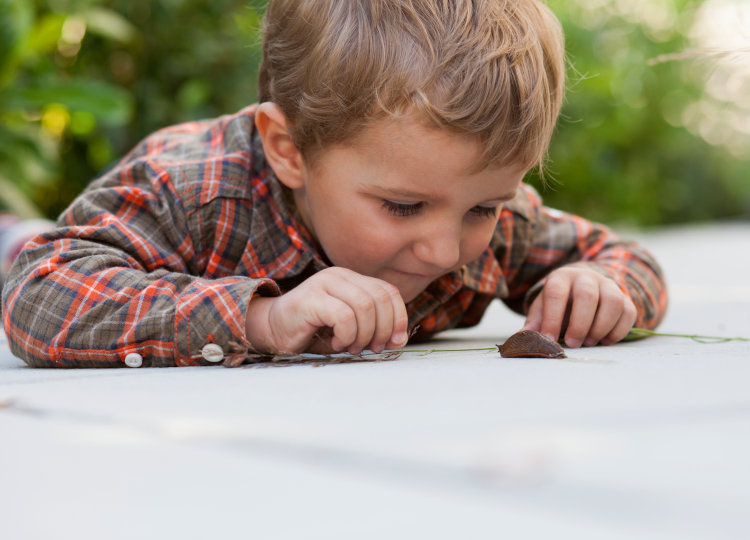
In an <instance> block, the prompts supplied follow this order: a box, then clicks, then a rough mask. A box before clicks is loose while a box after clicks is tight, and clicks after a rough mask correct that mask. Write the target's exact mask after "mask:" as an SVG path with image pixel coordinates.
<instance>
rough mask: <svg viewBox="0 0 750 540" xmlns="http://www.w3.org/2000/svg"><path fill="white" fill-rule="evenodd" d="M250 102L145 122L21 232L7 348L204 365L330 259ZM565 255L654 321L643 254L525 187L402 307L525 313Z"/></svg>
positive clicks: (658, 298)
mask: <svg viewBox="0 0 750 540" xmlns="http://www.w3.org/2000/svg"><path fill="white" fill-rule="evenodd" d="M254 113H255V107H254V106H251V107H248V108H246V109H243V110H242V111H240V112H238V113H237V114H234V115H228V116H223V117H220V118H217V119H215V120H210V121H203V122H191V123H187V124H182V125H179V126H174V127H170V128H166V129H164V130H161V131H159V132H156V133H155V134H153V135H151V136H150V137H148V138H147V139H145V140H144V141H143V142H142V143H141V144H139V145H138V146H137V147H136V148H135V149H134V150H133V151H132V152H130V153H129V154H128V155H127V156H126V157H125V158H123V160H121V161H120V163H119V164H117V165H116V166H115V167H114V168H112V169H111V170H109V171H108V172H106V173H105V174H104V175H102V176H101V177H100V178H98V179H97V180H95V181H94V182H92V184H91V185H90V186H89V187H88V188H87V189H86V190H85V191H84V193H82V194H81V195H80V196H79V197H78V198H77V199H76V200H75V201H74V202H73V204H72V205H71V206H70V207H69V208H68V209H67V210H66V211H65V212H64V213H63V215H62V216H61V217H60V219H59V221H58V224H57V225H58V226H57V228H56V229H54V230H52V231H49V232H45V233H43V234H40V235H38V236H36V237H35V238H33V239H32V240H31V241H30V242H29V243H28V244H27V245H26V247H25V249H24V250H23V252H22V253H21V254H20V255H19V257H18V258H17V259H16V261H15V263H14V265H13V267H12V268H11V271H10V274H9V276H8V279H7V283H6V286H5V290H4V294H3V322H4V326H5V331H6V333H7V335H8V340H9V342H10V345H11V349H12V351H13V353H14V354H16V355H17V356H19V357H20V358H22V359H23V360H25V361H26V362H27V363H28V364H29V365H32V366H43V367H118V366H124V365H126V364H125V358H126V357H127V356H128V355H132V354H133V353H135V354H137V355H140V356H139V358H142V359H143V365H148V366H175V365H177V366H190V365H207V364H210V362H209V360H207V359H206V358H204V357H203V355H202V354H201V351H202V350H203V348H204V347H205V346H206V344H209V343H213V344H216V345H218V346H220V347H221V348H222V350H223V351H224V352H225V354H226V357H227V358H231V357H232V355H234V356H235V357H236V355H241V354H243V353H244V352H245V351H247V348H248V347H249V344H248V343H247V342H246V340H245V331H244V328H245V326H244V325H245V313H246V311H247V306H248V304H249V302H251V301H252V299H253V298H254V297H255V296H257V295H277V294H281V293H283V292H284V291H287V290H289V289H291V288H293V287H294V286H296V285H297V284H299V283H300V282H301V281H303V280H304V279H306V278H307V277H309V276H310V275H312V274H313V273H315V272H318V271H320V270H322V269H323V268H325V267H326V265H327V263H326V262H325V258H324V257H323V255H322V254H321V253H319V252H318V250H317V248H316V246H315V243H314V241H313V238H312V237H311V235H310V233H309V232H308V231H307V230H306V228H305V227H304V225H303V224H302V223H301V222H300V221H299V220H298V219H297V218H296V217H295V211H294V206H293V204H292V202H291V199H290V197H289V194H288V193H287V192H286V191H285V190H284V189H283V188H282V186H281V185H280V184H279V182H278V181H277V180H276V179H275V177H274V175H273V173H272V171H271V169H270V168H269V167H268V165H267V163H266V161H265V158H264V156H263V150H262V145H261V144H260V140H259V138H258V136H257V134H256V132H255V127H254ZM566 264H586V265H591V267H593V268H595V269H596V270H597V271H599V272H602V273H603V274H605V275H607V276H609V277H611V278H612V279H613V280H615V282H616V283H617V284H618V285H619V286H620V288H621V289H622V290H623V291H625V292H626V293H627V294H629V295H630V297H631V298H632V299H633V301H634V302H635V305H636V306H637V308H638V321H637V325H638V326H640V327H645V328H653V327H655V326H656V325H657V324H658V323H659V321H660V320H661V318H662V317H663V314H664V311H665V309H666V302H667V300H666V292H665V285H664V281H663V277H662V275H661V271H660V269H659V267H658V266H657V264H656V262H655V261H654V260H653V258H652V257H651V256H650V255H649V254H648V253H646V252H645V251H644V250H642V249H641V248H639V247H638V246H636V245H634V244H632V243H628V242H624V241H622V240H620V239H619V238H618V237H616V236H615V235H614V234H613V233H612V232H611V231H609V230H608V229H607V228H606V227H603V226H601V225H598V224H594V223H591V222H589V221H586V220H584V219H582V218H579V217H576V216H573V215H570V214H565V213H562V212H558V211H555V210H550V209H548V208H545V207H544V206H543V205H542V202H541V199H540V197H539V196H538V194H537V193H536V192H535V191H534V190H533V189H532V188H531V187H529V186H525V185H523V186H522V188H521V190H520V191H519V194H518V196H517V197H516V198H515V199H514V200H513V201H511V202H509V203H507V204H506V205H505V206H504V208H503V210H502V212H501V214H500V216H499V219H498V224H497V227H496V230H495V234H494V236H493V238H492V241H491V243H490V246H489V247H488V248H487V250H486V251H485V252H484V254H483V255H482V256H481V257H480V258H479V259H477V260H476V261H474V262H472V263H470V264H468V265H466V266H465V267H464V268H462V269H461V270H460V271H456V272H453V273H450V274H447V275H445V276H443V277H441V278H440V279H438V280H436V281H435V282H433V283H432V284H431V285H430V286H429V287H428V288H427V290H425V291H424V292H423V293H422V294H421V295H419V296H418V297H417V298H416V299H415V300H413V301H412V302H410V304H409V305H408V306H407V309H408V313H409V321H410V325H411V326H412V327H413V328H415V327H418V332H417V334H416V336H415V338H417V339H418V338H426V337H428V336H430V335H432V334H434V333H435V332H439V331H441V330H445V329H448V328H454V327H463V326H469V325H472V324H476V323H477V322H478V321H479V320H480V318H481V317H482V314H483V313H484V311H485V310H486V308H487V305H488V304H489V303H490V301H491V300H492V299H494V298H501V299H502V300H503V301H504V302H505V303H506V304H507V305H508V306H509V307H510V308H511V309H514V310H516V311H519V312H523V311H524V309H526V307H527V306H528V304H529V303H530V300H531V299H532V298H533V296H534V295H535V294H536V293H537V292H538V291H539V289H540V288H541V287H542V286H543V284H544V278H545V276H546V275H547V274H548V273H549V272H550V271H551V270H553V269H555V268H557V267H559V266H562V265H566ZM234 360H236V358H234V359H233V363H236V362H234Z"/></svg>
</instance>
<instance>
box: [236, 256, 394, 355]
mask: <svg viewBox="0 0 750 540" xmlns="http://www.w3.org/2000/svg"><path fill="white" fill-rule="evenodd" d="M407 326H408V317H407V315H406V306H405V305H404V301H403V300H402V299H401V295H400V294H399V292H398V289H397V288H396V287H394V286H393V285H391V284H390V283H387V282H385V281H382V280H380V279H376V278H372V277H367V276H363V275H361V274H358V273H356V272H353V271H351V270H347V269H345V268H337V267H334V268H327V269H325V270H322V271H321V272H318V273H317V274H314V275H313V276H311V277H310V278H308V279H306V280H305V281H303V282H302V283H301V284H300V285H298V286H297V287H295V288H294V289H292V290H291V291H289V292H288V293H286V294H284V295H282V296H278V297H275V298H255V299H254V300H252V301H251V302H250V304H249V306H248V311H247V319H246V322H245V328H246V333H247V339H248V341H249V342H250V344H251V345H252V346H253V348H254V349H255V350H256V351H257V352H261V353H299V352H315V353H321V354H326V353H336V352H343V351H348V352H349V353H351V354H359V353H360V352H362V351H363V350H364V349H370V350H372V351H375V352H381V351H383V350H384V349H395V348H400V347H403V346H404V345H405V344H406V342H407V341H408V331H407Z"/></svg>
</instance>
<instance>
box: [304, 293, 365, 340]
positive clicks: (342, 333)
mask: <svg viewBox="0 0 750 540" xmlns="http://www.w3.org/2000/svg"><path fill="white" fill-rule="evenodd" d="M315 304H316V305H315V306H314V308H313V313H312V315H311V317H310V319H311V320H310V321H309V324H311V325H312V326H314V327H316V328H326V327H328V328H330V329H331V331H332V332H333V337H331V339H330V346H331V348H332V349H333V350H334V351H335V352H339V351H343V350H345V349H346V348H347V347H349V346H350V345H351V344H352V343H353V342H354V341H355V339H356V338H357V317H356V315H355V313H354V310H353V309H352V308H351V306H350V305H349V304H347V303H346V302H344V301H342V300H339V299H338V298H335V297H332V296H326V297H325V298H324V299H323V300H322V301H319V302H315Z"/></svg>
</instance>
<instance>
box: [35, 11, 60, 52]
mask: <svg viewBox="0 0 750 540" xmlns="http://www.w3.org/2000/svg"><path fill="white" fill-rule="evenodd" d="M65 18H66V17H65V15H62V14H60V13H49V14H47V15H45V16H44V17H42V18H41V19H39V20H38V21H37V22H36V24H35V25H34V30H33V32H32V33H31V39H30V42H29V52H31V51H33V52H35V53H37V54H45V53H49V52H51V51H54V50H55V48H56V47H57V42H58V41H59V40H60V34H61V33H62V27H63V24H65Z"/></svg>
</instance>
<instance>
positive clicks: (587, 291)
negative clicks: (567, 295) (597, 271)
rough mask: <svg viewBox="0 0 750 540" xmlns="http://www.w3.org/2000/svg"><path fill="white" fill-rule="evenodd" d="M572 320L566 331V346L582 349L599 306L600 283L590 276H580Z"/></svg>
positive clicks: (573, 292) (573, 293) (575, 292)
mask: <svg viewBox="0 0 750 540" xmlns="http://www.w3.org/2000/svg"><path fill="white" fill-rule="evenodd" d="M571 296H572V307H571V311H570V320H569V322H568V327H567V329H566V331H565V344H566V345H567V346H568V347H573V348H575V347H580V346H581V344H582V343H583V340H584V339H585V338H586V335H587V334H588V333H589V329H590V328H591V324H592V323H593V321H594V316H595V315H596V314H597V306H598V305H599V282H598V281H597V280H595V279H593V278H592V277H590V276H588V275H585V274H584V275H580V276H578V278H577V279H576V281H575V283H574V288H573V291H572V295H571Z"/></svg>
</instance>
